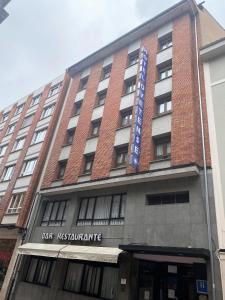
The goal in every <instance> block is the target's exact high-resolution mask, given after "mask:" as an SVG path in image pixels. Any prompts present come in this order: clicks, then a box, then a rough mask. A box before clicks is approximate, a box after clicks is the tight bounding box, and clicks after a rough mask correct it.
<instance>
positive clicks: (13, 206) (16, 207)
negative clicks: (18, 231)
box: [7, 193, 24, 214]
mask: <svg viewBox="0 0 225 300" xmlns="http://www.w3.org/2000/svg"><path fill="white" fill-rule="evenodd" d="M23 199H24V193H20V194H13V195H12V198H11V201H10V204H9V207H8V209H7V214H18V213H20V211H21V209H22V205H23Z"/></svg>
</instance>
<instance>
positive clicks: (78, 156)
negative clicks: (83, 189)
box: [63, 64, 102, 184]
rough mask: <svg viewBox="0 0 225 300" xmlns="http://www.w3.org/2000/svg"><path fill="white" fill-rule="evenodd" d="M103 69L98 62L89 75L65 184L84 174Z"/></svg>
mask: <svg viewBox="0 0 225 300" xmlns="http://www.w3.org/2000/svg"><path fill="white" fill-rule="evenodd" d="M101 71H102V64H96V65H94V66H93V67H92V69H91V73H90V75H89V80H88V84H87V90H86V93H85V97H84V100H83V104H82V108H81V113H80V116H79V121H78V124H77V128H76V134H75V136H74V140H73V145H72V148H71V152H70V157H69V159H68V163H67V168H66V172H65V176H64V181H63V183H64V184H70V183H73V182H76V181H77V179H78V176H79V175H81V174H82V166H83V153H84V148H85V145H86V139H87V137H88V133H89V128H90V124H91V116H92V112H93V108H94V105H95V101H96V93H97V88H98V83H99V80H100V76H101ZM74 97H75V95H74Z"/></svg>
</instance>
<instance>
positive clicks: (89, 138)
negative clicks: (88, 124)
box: [86, 134, 99, 140]
mask: <svg viewBox="0 0 225 300" xmlns="http://www.w3.org/2000/svg"><path fill="white" fill-rule="evenodd" d="M97 137H99V134H96V135H91V136H89V137H87V139H86V140H91V139H94V138H97Z"/></svg>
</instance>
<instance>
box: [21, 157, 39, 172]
mask: <svg viewBox="0 0 225 300" xmlns="http://www.w3.org/2000/svg"><path fill="white" fill-rule="evenodd" d="M36 162H37V158H33V159H31V160H27V161H26V162H25V164H24V169H23V173H22V176H27V175H31V174H33V171H34V168H35V165H36Z"/></svg>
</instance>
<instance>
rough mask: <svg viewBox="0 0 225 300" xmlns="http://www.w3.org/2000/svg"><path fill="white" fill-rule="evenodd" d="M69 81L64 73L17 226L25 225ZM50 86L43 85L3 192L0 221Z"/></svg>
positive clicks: (20, 120)
mask: <svg viewBox="0 0 225 300" xmlns="http://www.w3.org/2000/svg"><path fill="white" fill-rule="evenodd" d="M69 81H70V78H69V76H68V75H66V76H65V78H64V82H63V86H62V89H61V92H60V93H59V95H58V99H57V102H56V106H55V109H54V112H53V116H52V117H51V121H50V123H49V124H48V130H47V133H46V136H45V142H44V143H43V144H42V147H41V150H40V152H39V155H38V160H37V163H36V167H35V170H34V173H33V174H32V179H31V182H30V185H29V186H28V188H27V191H26V194H25V197H24V203H23V209H22V211H21V213H20V215H19V218H18V222H17V226H19V227H23V226H24V225H25V221H26V218H27V215H28V212H29V208H30V204H31V201H32V199H33V195H34V193H35V191H36V187H37V184H38V182H39V179H40V176H41V172H42V167H43V164H44V162H45V159H46V156H47V151H48V148H49V145H50V142H51V139H52V135H53V132H54V130H55V127H56V126H55V125H56V122H57V120H58V116H59V113H60V111H61V109H62V104H63V102H64V98H65V93H66V92H67V89H68V84H69ZM50 88H51V83H49V84H48V85H47V86H46V87H45V89H44V91H43V93H42V97H41V100H40V103H39V105H38V108H37V110H36V112H35V115H34V118H33V120H32V124H31V125H30V128H29V131H28V133H27V134H26V140H25V143H24V146H23V149H22V150H21V153H20V156H19V158H18V160H17V163H16V166H15V169H14V173H13V176H12V178H11V180H10V183H9V185H8V188H7V190H6V192H5V195H4V199H3V201H2V202H1V207H0V221H1V220H2V218H3V216H4V214H5V212H6V210H7V208H8V205H9V202H10V200H11V194H12V192H13V190H14V186H15V183H16V181H17V179H18V178H19V176H20V173H21V170H22V168H23V164H24V159H25V157H26V153H27V150H28V148H29V146H30V144H31V141H32V137H33V134H34V131H35V129H36V126H37V123H38V121H39V120H40V118H41V114H42V112H43V108H44V105H45V101H46V98H47V97H48V93H49V90H50ZM31 100H32V95H31V96H29V97H28V99H27V101H26V103H25V107H24V109H23V111H22V113H21V115H20V117H19V120H18V121H17V125H16V129H15V131H14V133H13V135H12V137H11V139H10V142H9V145H8V148H7V152H6V154H5V156H4V158H3V161H2V163H1V165H0V175H1V174H2V172H3V170H4V167H5V163H6V162H7V160H8V157H9V154H10V153H11V151H12V148H13V145H14V143H15V140H16V138H17V135H18V132H19V130H20V129H21V127H22V124H23V120H24V117H25V115H26V112H27V110H28V109H29V107H30V103H31ZM15 108H16V105H15V106H14V109H13V111H11V116H13V115H14V112H15ZM8 122H10V121H7V123H8ZM5 126H6V125H5Z"/></svg>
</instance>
